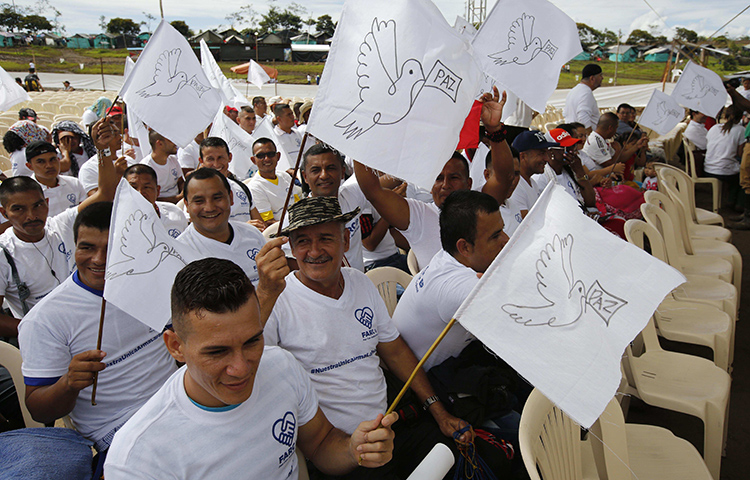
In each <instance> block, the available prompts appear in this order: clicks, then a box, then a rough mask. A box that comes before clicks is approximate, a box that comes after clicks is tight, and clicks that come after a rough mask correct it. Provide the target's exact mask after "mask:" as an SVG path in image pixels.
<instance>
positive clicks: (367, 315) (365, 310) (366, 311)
mask: <svg viewBox="0 0 750 480" xmlns="http://www.w3.org/2000/svg"><path fill="white" fill-rule="evenodd" d="M354 318H356V319H357V321H358V322H359V323H361V324H362V325H364V327H365V328H367V330H365V331H364V332H362V340H369V339H371V338H373V337H376V336H377V335H378V329H377V328H372V321H373V319H374V318H375V314H374V313H373V312H372V309H371V308H370V307H362V308H358V309H357V310H355V311H354Z"/></svg>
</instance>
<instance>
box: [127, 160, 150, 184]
mask: <svg viewBox="0 0 750 480" xmlns="http://www.w3.org/2000/svg"><path fill="white" fill-rule="evenodd" d="M131 174H134V175H150V176H151V178H153V179H154V181H155V182H156V183H159V177H157V176H156V170H154V169H153V168H151V167H150V166H149V165H146V164H145V163H134V164H133V165H131V166H129V167H128V168H126V169H125V171H124V172H123V174H122V178H125V179H127V178H128V175H131Z"/></svg>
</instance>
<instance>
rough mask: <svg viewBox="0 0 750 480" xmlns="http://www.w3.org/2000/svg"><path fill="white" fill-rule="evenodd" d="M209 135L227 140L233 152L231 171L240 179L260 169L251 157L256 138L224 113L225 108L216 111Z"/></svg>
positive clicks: (230, 163) (248, 176) (246, 177)
mask: <svg viewBox="0 0 750 480" xmlns="http://www.w3.org/2000/svg"><path fill="white" fill-rule="evenodd" d="M209 135H210V136H212V137H219V138H223V139H224V141H225V142H227V145H229V151H230V152H231V154H232V161H231V162H229V171H230V172H232V173H234V174H235V175H236V176H237V177H238V178H239V179H240V180H246V179H248V178H250V177H251V176H252V175H253V174H254V173H255V172H257V171H258V167H256V166H255V164H254V163H253V160H252V159H251V158H250V157H252V155H253V142H254V141H255V140H256V139H255V138H253V136H252V135H250V134H249V133H247V132H246V131H244V130H243V129H242V127H240V126H239V125H237V124H236V123H234V122H233V121H232V119H231V118H229V117H227V116H226V115H224V109H223V108H220V109H219V111H218V112H217V113H216V117H214V121H213V125H212V126H211V132H209Z"/></svg>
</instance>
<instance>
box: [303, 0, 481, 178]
mask: <svg viewBox="0 0 750 480" xmlns="http://www.w3.org/2000/svg"><path fill="white" fill-rule="evenodd" d="M480 77H481V73H480V71H479V68H478V65H477V64H476V62H475V60H474V58H473V56H472V52H471V46H470V45H469V43H468V37H465V36H462V35H461V34H460V33H459V32H458V31H456V30H455V29H453V28H452V27H451V26H450V25H448V23H447V22H446V21H445V18H444V17H443V15H442V13H440V11H439V10H438V9H437V7H436V6H435V5H434V4H433V3H432V2H430V1H429V0H410V1H408V2H392V1H388V0H347V1H346V3H345V4H344V8H343V11H342V13H341V20H340V21H339V25H338V27H337V29H336V36H335V37H334V39H333V44H332V46H331V51H330V53H329V56H328V60H327V61H326V65H325V69H324V71H323V75H322V77H321V79H322V80H321V85H320V87H319V89H318V94H317V96H316V99H315V108H313V110H312V114H311V116H310V121H309V126H308V130H307V131H308V132H309V133H310V134H311V135H313V136H315V137H316V138H317V139H319V140H321V141H323V142H325V143H327V144H329V145H331V146H333V147H334V148H336V149H338V150H339V151H341V152H342V153H344V154H346V155H348V156H350V157H352V158H356V159H357V160H358V161H360V162H362V163H364V164H365V165H368V166H370V167H372V168H375V169H378V170H380V171H383V172H386V173H388V174H390V175H393V176H396V177H399V178H402V179H405V180H406V181H408V182H409V183H413V184H416V185H419V186H421V187H425V188H430V187H431V186H432V184H433V183H434V181H435V177H436V176H437V175H438V173H439V172H440V170H441V169H442V167H443V165H444V164H445V162H446V161H448V159H449V158H450V156H451V153H452V152H453V151H454V150H455V148H456V145H457V144H458V140H459V132H460V131H461V127H462V125H463V122H464V119H465V118H466V116H467V115H468V113H469V110H470V109H471V105H472V103H473V101H474V98H475V96H476V94H477V92H478V88H479V79H480ZM436 119H439V121H436Z"/></svg>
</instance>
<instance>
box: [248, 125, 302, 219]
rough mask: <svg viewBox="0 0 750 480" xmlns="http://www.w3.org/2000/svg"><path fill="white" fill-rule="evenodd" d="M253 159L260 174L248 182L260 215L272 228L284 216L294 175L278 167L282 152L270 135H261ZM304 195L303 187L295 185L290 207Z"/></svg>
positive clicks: (256, 143) (254, 145)
mask: <svg viewBox="0 0 750 480" xmlns="http://www.w3.org/2000/svg"><path fill="white" fill-rule="evenodd" d="M252 160H253V163H254V164H255V165H256V166H257V167H258V173H257V174H255V175H253V176H252V177H251V178H250V179H249V180H247V181H246V182H247V186H248V187H250V192H251V193H252V194H253V202H254V203H255V206H256V208H257V210H258V212H259V213H260V217H261V218H262V219H263V221H264V222H265V224H266V227H268V226H270V225H272V224H274V223H276V222H278V221H279V219H280V218H281V211H282V210H283V209H284V202H285V201H286V195H287V192H288V191H289V187H290V185H291V184H292V177H291V175H289V174H288V173H286V172H284V171H281V170H278V171H277V170H276V165H278V163H279V152H278V151H277V150H276V144H274V143H273V140H271V139H270V138H265V137H263V138H259V139H257V140H256V141H255V142H254V143H253V156H252ZM300 198H302V189H300V188H299V187H298V186H295V187H294V191H293V194H292V197H290V199H289V206H292V205H294V203H295V202H297V201H299V199H300Z"/></svg>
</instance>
